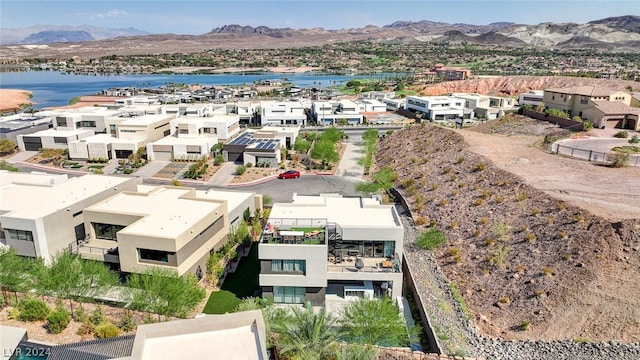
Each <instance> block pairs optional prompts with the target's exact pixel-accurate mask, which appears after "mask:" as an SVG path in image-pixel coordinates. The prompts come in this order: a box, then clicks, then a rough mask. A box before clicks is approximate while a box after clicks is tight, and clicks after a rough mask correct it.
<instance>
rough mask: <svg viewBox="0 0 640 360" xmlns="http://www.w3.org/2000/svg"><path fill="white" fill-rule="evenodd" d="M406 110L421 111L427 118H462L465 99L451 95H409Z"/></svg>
mask: <svg viewBox="0 0 640 360" xmlns="http://www.w3.org/2000/svg"><path fill="white" fill-rule="evenodd" d="M405 106H406V110H409V111H411V112H421V113H423V114H425V117H424V119H427V120H431V121H433V120H448V119H455V118H462V117H463V115H464V100H463V99H458V98H455V97H450V96H407V103H406V104H405Z"/></svg>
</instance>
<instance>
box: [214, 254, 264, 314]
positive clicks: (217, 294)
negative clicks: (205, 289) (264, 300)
mask: <svg viewBox="0 0 640 360" xmlns="http://www.w3.org/2000/svg"><path fill="white" fill-rule="evenodd" d="M259 274H260V262H259V261H258V244H257V243H254V244H253V245H252V246H251V250H250V251H249V255H248V256H247V257H245V258H242V260H241V261H240V264H239V265H238V268H237V269H236V271H235V272H234V273H233V274H229V275H227V278H226V279H225V280H224V283H222V287H221V290H220V291H214V292H212V293H211V296H209V300H207V304H206V305H205V307H204V310H203V312H204V313H205V314H225V313H228V312H233V311H234V310H235V308H236V306H238V304H239V303H240V299H243V298H245V297H249V296H252V295H253V293H254V291H256V290H258V289H259V286H258V275H259Z"/></svg>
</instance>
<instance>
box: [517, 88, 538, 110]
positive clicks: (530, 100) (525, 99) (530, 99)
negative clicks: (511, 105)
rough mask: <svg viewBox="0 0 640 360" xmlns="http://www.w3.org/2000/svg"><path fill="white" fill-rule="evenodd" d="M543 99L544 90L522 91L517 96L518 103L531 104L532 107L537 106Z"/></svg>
mask: <svg viewBox="0 0 640 360" xmlns="http://www.w3.org/2000/svg"><path fill="white" fill-rule="evenodd" d="M543 99H544V90H529V92H527V93H522V94H520V96H518V105H520V106H522V105H531V106H533V107H536V106H538V104H540V103H541V102H542V101H543Z"/></svg>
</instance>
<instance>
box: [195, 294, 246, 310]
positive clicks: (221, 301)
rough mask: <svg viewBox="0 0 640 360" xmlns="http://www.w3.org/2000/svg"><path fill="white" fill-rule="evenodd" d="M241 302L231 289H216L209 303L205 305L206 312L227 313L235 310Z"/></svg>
mask: <svg viewBox="0 0 640 360" xmlns="http://www.w3.org/2000/svg"><path fill="white" fill-rule="evenodd" d="M238 304H240V299H238V298H237V297H236V295H235V294H234V293H232V292H230V291H225V290H220V291H214V292H212V293H211V296H209V300H207V304H206V305H205V306H204V310H203V312H204V313H205V314H226V313H230V312H233V311H234V310H235V309H236V307H237V306H238Z"/></svg>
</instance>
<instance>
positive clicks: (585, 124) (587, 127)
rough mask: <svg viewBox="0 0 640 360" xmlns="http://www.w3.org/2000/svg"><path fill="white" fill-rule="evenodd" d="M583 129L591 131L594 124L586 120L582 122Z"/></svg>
mask: <svg viewBox="0 0 640 360" xmlns="http://www.w3.org/2000/svg"><path fill="white" fill-rule="evenodd" d="M582 129H584V131H589V130H591V129H593V123H592V122H591V121H589V120H585V121H583V122H582Z"/></svg>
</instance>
